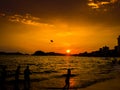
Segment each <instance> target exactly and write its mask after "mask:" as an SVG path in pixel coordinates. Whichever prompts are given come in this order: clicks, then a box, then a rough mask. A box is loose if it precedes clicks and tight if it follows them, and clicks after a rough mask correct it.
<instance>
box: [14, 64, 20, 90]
mask: <svg viewBox="0 0 120 90" xmlns="http://www.w3.org/2000/svg"><path fill="white" fill-rule="evenodd" d="M19 75H20V66H18V67H17V69H16V71H15V90H19Z"/></svg>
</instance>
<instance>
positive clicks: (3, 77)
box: [0, 66, 7, 90]
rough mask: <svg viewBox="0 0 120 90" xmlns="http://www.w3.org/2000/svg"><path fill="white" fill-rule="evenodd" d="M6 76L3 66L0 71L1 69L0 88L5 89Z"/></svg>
mask: <svg viewBox="0 0 120 90" xmlns="http://www.w3.org/2000/svg"><path fill="white" fill-rule="evenodd" d="M6 77H7V71H6V66H3V68H2V71H1V77H0V89H1V90H5V83H6Z"/></svg>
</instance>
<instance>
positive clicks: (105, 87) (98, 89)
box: [80, 77, 120, 90]
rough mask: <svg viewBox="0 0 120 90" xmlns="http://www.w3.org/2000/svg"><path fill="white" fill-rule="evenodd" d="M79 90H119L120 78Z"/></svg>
mask: <svg viewBox="0 0 120 90" xmlns="http://www.w3.org/2000/svg"><path fill="white" fill-rule="evenodd" d="M80 90H120V77H117V78H114V79H110V80H107V81H104V82H100V83H96V84H94V85H91V86H88V87H86V88H82V89H80Z"/></svg>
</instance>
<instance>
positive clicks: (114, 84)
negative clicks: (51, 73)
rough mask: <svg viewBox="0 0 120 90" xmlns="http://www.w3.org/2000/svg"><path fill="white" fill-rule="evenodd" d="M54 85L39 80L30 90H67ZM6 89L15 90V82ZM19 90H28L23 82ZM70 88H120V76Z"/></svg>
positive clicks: (109, 89) (97, 89)
mask: <svg viewBox="0 0 120 90" xmlns="http://www.w3.org/2000/svg"><path fill="white" fill-rule="evenodd" d="M52 87H54V85H53V86H51V87H44V86H42V85H40V83H39V82H32V83H31V88H30V89H29V90H65V89H63V88H62V87H59V88H52ZM6 90H15V89H14V86H13V83H7V85H6ZM18 90H26V89H24V84H23V83H22V82H21V83H20V86H19V89H18ZM69 90H120V76H119V77H116V78H114V79H109V80H105V81H103V82H97V83H95V84H93V85H90V86H87V87H85V88H72V89H69Z"/></svg>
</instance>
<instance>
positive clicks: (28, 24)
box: [0, 0, 120, 53]
mask: <svg viewBox="0 0 120 90" xmlns="http://www.w3.org/2000/svg"><path fill="white" fill-rule="evenodd" d="M46 1H48V0H46ZM58 1H59V2H58ZM58 1H57V2H56V1H55V0H51V1H50V0H49V1H48V2H44V0H40V1H39V2H35V1H34V0H30V1H24V0H21V1H20V2H16V1H15V0H12V2H10V1H9V0H8V1H7V2H4V0H2V1H0V2H1V4H0V25H1V27H0V32H1V33H0V51H20V52H26V53H33V52H34V51H36V50H43V51H45V52H60V53H65V52H66V50H67V49H70V50H71V53H80V52H85V51H88V52H90V51H94V50H98V49H99V48H100V47H103V46H104V45H107V46H109V47H110V48H114V46H115V45H117V37H118V35H120V26H119V25H120V23H119V19H120V18H119V15H120V13H119V12H118V11H117V10H119V3H120V1H119V0H110V1H108V0H102V1H100V0H97V2H95V1H94V0H85V1H83V0H76V1H74V0H61V1H60V0H58ZM8 3H9V5H8ZM23 3H24V4H23ZM78 3H79V4H78ZM13 4H14V5H15V6H12V5H13ZM22 4H23V6H22V7H21V5H22ZM31 4H33V7H31V6H30V5H31ZM39 4H40V5H39ZM42 4H43V5H42ZM109 4H110V5H111V4H112V5H113V6H109ZM44 5H46V7H45V6H44ZM34 6H35V7H34ZM83 7H84V8H83ZM113 12H114V14H113ZM50 40H53V42H51V41H50Z"/></svg>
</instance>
